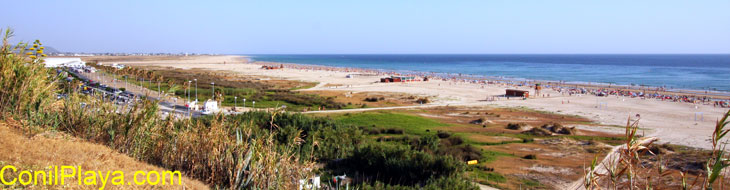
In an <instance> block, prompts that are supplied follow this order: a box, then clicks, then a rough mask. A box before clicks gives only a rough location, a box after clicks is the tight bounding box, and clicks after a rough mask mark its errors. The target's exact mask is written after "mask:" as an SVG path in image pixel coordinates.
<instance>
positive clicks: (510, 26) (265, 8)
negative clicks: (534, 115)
mask: <svg viewBox="0 0 730 190" xmlns="http://www.w3.org/2000/svg"><path fill="white" fill-rule="evenodd" d="M728 8H730V0H696V1H686V0H676V1H675V0H641V1H636V0H611V1H586V0H549V1H546V0H521V1H514V0H502V1H492V0H475V1H470V0H462V1H459V0H455V1H430V0H395V1H394V0H368V1H342V0H331V1H330V0H310V1H304V0H291V1H283V0H266V1H233V0H232V1H224V0H220V1H187V0H175V1H173V0H170V1H163V0H159V1H154V0H124V1H99V0H89V1H77V0H66V1H54V0H36V1H31V2H27V1H8V2H3V6H2V7H0V18H2V19H0V28H8V27H10V28H12V29H14V30H15V38H14V39H13V42H18V41H32V40H35V39H40V40H41V41H42V42H44V45H46V46H51V47H54V48H55V49H58V50H60V51H64V52H93V53H101V52H120V53H134V52H146V53H151V52H159V53H180V52H189V53H215V54H430V53H443V54H461V53H463V54H655V53H656V54H677V53H679V54H701V53H722V54H727V53H730V11H728Z"/></svg>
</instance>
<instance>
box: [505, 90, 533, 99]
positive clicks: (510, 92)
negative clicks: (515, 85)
mask: <svg viewBox="0 0 730 190" xmlns="http://www.w3.org/2000/svg"><path fill="white" fill-rule="evenodd" d="M505 96H518V97H525V98H529V97H530V91H527V90H517V89H507V90H506V92H505Z"/></svg>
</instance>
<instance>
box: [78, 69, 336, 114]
mask: <svg viewBox="0 0 730 190" xmlns="http://www.w3.org/2000/svg"><path fill="white" fill-rule="evenodd" d="M91 65H93V66H95V67H96V68H97V69H99V70H101V71H103V72H105V73H108V74H110V75H112V76H113V77H115V78H116V79H118V80H120V81H125V80H126V81H127V82H129V83H132V84H135V85H139V86H142V87H144V88H147V89H150V90H153V91H158V92H160V91H161V92H165V93H168V94H174V95H175V96H178V97H181V98H188V93H189V95H190V99H191V100H194V99H195V94H196V89H197V96H198V99H199V101H205V100H207V99H213V98H214V96H213V87H214V86H215V94H216V97H215V99H216V100H219V101H221V104H222V105H223V106H234V105H237V106H243V104H244V102H243V100H244V99H246V106H248V107H251V106H253V103H252V101H256V105H255V106H256V107H257V108H280V107H281V106H286V109H287V110H292V111H302V110H303V109H308V110H318V109H319V108H325V109H343V108H347V105H345V104H343V103H338V102H335V101H334V98H333V97H322V96H318V95H314V94H302V93H298V92H294V91H293V90H296V89H303V88H311V87H313V86H315V85H316V83H305V82H297V83H296V84H297V85H295V86H291V85H293V84H286V85H283V86H277V85H275V84H269V83H267V82H262V81H253V80H245V81H239V80H227V79H226V78H228V77H225V75H223V76H221V74H218V73H209V72H195V71H183V70H169V69H160V70H144V69H139V68H134V67H126V68H124V69H122V70H118V69H116V68H113V67H110V66H98V65H96V64H91ZM125 76H126V78H125ZM193 79H197V81H193ZM212 83H215V85H213V84H212ZM196 85H197V88H196ZM289 86H291V87H289ZM236 97H237V98H236Z"/></svg>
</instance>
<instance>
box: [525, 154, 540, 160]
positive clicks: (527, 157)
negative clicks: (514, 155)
mask: <svg viewBox="0 0 730 190" xmlns="http://www.w3.org/2000/svg"><path fill="white" fill-rule="evenodd" d="M522 158H524V159H528V160H535V159H537V156H535V155H534V154H528V155H526V156H523V157H522Z"/></svg>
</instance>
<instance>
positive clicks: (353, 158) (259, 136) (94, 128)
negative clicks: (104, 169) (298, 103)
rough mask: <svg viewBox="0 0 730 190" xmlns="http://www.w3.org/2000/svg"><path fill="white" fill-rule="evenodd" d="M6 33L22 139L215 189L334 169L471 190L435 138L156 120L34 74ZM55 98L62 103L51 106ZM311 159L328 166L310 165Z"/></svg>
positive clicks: (8, 91)
mask: <svg viewBox="0 0 730 190" xmlns="http://www.w3.org/2000/svg"><path fill="white" fill-rule="evenodd" d="M9 36H11V33H10V32H9V31H8V32H7V33H6V36H5V37H6V38H4V40H3V46H2V50H1V52H0V54H1V55H0V63H1V64H0V89H2V90H0V111H2V114H1V115H0V117H2V119H14V120H19V121H20V122H19V123H22V124H23V126H22V127H21V128H22V129H23V130H24V131H26V133H28V135H32V134H35V133H40V132H43V131H54V130H57V131H63V132H65V133H68V134H70V135H73V136H76V137H79V138H83V139H86V140H88V141H91V142H96V143H99V144H103V145H106V146H109V147H111V148H113V149H115V150H117V151H118V152H120V153H123V154H126V155H129V156H131V157H134V158H136V159H138V160H140V161H144V162H147V163H150V164H153V165H157V166H160V167H164V168H166V169H170V170H179V171H182V172H184V173H185V175H187V176H189V177H192V178H195V179H199V180H201V181H203V182H205V183H207V184H209V185H211V186H214V187H216V188H231V189H297V188H298V186H299V184H298V179H305V178H306V177H309V176H313V175H314V172H318V173H329V175H331V174H334V173H333V171H335V170H336V171H337V172H342V173H345V174H350V175H348V176H354V179H353V181H354V182H355V184H354V185H356V186H359V187H362V188H361V189H381V187H385V188H391V187H392V188H397V189H448V188H458V189H476V187H475V186H474V185H472V184H471V182H469V181H468V180H466V178H465V176H464V173H463V172H464V171H463V168H464V167H465V166H464V163H463V162H461V161H458V160H457V158H455V157H452V156H448V155H436V154H432V153H431V152H432V151H434V150H433V149H436V148H434V147H435V146H437V142H438V139H437V138H424V139H423V140H422V141H420V139H419V142H420V143H419V144H418V146H417V147H416V148H415V149H414V148H413V147H411V146H410V145H388V144H385V143H378V142H373V141H372V140H371V139H369V138H363V135H362V130H360V129H359V128H357V127H352V126H349V125H342V124H341V123H339V122H336V121H333V120H331V119H327V118H312V117H309V116H304V115H301V114H289V113H284V112H280V110H277V111H274V112H248V113H245V114H241V115H236V116H230V117H229V116H225V115H215V116H207V117H201V118H194V119H193V118H185V119H176V118H174V117H173V116H172V114H170V116H169V117H162V116H161V114H159V113H160V110H159V109H158V105H157V102H154V101H149V100H142V101H141V102H137V103H135V104H132V105H122V106H119V105H115V104H112V103H109V102H105V101H103V100H102V99H101V98H100V97H96V96H87V95H84V94H80V93H77V92H75V91H74V89H73V86H74V85H71V84H70V83H74V81H71V82H66V80H58V79H57V78H56V77H55V73H56V72H55V71H53V70H49V69H46V68H44V67H43V65H42V64H41V63H42V61H43V60H42V59H39V57H38V56H36V55H40V53H41V52H36V54H33V53H32V52H31V53H30V54H28V55H24V54H23V53H24V50H23V49H25V47H26V46H24V45H23V44H21V46H15V47H19V48H11V46H10V45H8V42H7V37H9ZM33 45H34V47H37V46H40V42H37V41H36V43H34V44H33ZM13 51H19V52H20V53H21V54H17V53H14V52H13ZM31 55H33V56H31ZM171 86H172V85H171ZM60 92H68V93H69V94H68V98H63V99H56V98H55V97H54V95H55V94H56V93H60ZM118 110H125V111H123V112H118ZM358 144H360V145H358ZM16 148H22V147H16ZM338 161H340V162H341V163H338ZM316 162H321V163H334V164H335V165H336V166H337V167H326V168H317V167H315V166H316V165H315V164H316ZM363 166H371V167H363ZM375 167H377V169H374V168H375ZM304 168H312V170H307V169H304ZM358 172H360V173H358ZM392 172H402V173H406V174H408V175H405V176H401V175H396V174H395V173H392ZM337 174H338V175H339V174H341V173H337ZM383 174H385V175H383ZM325 176H326V175H325ZM325 180H327V179H325ZM325 185H326V184H325Z"/></svg>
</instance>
